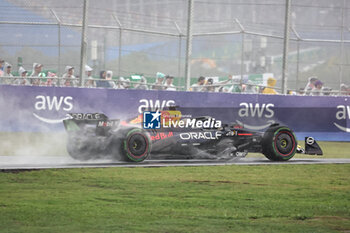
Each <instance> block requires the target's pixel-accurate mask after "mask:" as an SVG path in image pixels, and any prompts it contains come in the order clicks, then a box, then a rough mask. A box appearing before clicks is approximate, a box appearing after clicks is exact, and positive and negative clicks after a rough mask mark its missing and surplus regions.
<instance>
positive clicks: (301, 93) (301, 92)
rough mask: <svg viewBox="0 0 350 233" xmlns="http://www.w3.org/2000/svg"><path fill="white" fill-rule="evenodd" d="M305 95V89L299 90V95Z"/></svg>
mask: <svg viewBox="0 0 350 233" xmlns="http://www.w3.org/2000/svg"><path fill="white" fill-rule="evenodd" d="M304 94H305V92H304V88H302V87H300V88H299V90H298V95H304Z"/></svg>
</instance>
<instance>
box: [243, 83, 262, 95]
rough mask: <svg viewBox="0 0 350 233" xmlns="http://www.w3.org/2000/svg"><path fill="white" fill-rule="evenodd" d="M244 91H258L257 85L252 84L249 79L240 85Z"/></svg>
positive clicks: (253, 92) (252, 92) (254, 92)
mask: <svg viewBox="0 0 350 233" xmlns="http://www.w3.org/2000/svg"><path fill="white" fill-rule="evenodd" d="M242 90H243V92H244V93H250V94H256V93H259V87H258V86H256V85H254V83H253V82H252V81H251V80H248V81H247V83H246V84H245V85H244V86H243V87H242Z"/></svg>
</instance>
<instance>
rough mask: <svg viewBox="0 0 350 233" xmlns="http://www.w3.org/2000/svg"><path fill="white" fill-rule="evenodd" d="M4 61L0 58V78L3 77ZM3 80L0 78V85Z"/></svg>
mask: <svg viewBox="0 0 350 233" xmlns="http://www.w3.org/2000/svg"><path fill="white" fill-rule="evenodd" d="M4 62H5V61H4V60H3V59H1V58H0V77H3V76H4V71H3V70H4ZM2 82H3V80H2V79H1V78H0V83H2Z"/></svg>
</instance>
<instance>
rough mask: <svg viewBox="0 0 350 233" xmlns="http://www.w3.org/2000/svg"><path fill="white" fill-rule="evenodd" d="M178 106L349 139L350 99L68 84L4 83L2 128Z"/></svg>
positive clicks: (57, 126) (258, 125) (28, 128)
mask: <svg viewBox="0 0 350 233" xmlns="http://www.w3.org/2000/svg"><path fill="white" fill-rule="evenodd" d="M171 105H176V106H180V108H183V109H184V113H186V114H190V115H192V116H193V117H195V116H201V115H208V116H212V117H215V118H216V119H218V120H222V121H223V123H241V124H242V123H243V124H244V125H245V127H246V128H248V129H253V130H262V131H263V130H264V128H266V126H268V125H269V124H271V123H274V122H278V123H280V124H283V125H287V126H288V127H290V128H292V129H293V130H294V131H295V132H296V135H297V137H298V139H299V140H303V137H304V136H313V137H315V139H317V140H329V141H350V124H349V122H350V97H345V96H343V97H340V96H338V97H333V96H319V97H317V96H284V95H258V94H229V93H206V92H175V91H144V90H115V89H98V88H97V89H89V88H67V87H33V86H8V85H3V86H0V114H1V117H0V131H1V132H57V131H62V130H64V128H63V124H62V119H64V118H66V114H67V113H72V112H73V113H96V112H100V113H104V114H106V115H107V116H108V117H110V118H111V119H113V118H119V119H130V118H133V117H137V115H138V114H140V113H142V111H143V110H145V109H146V108H155V107H158V108H164V107H166V106H171Z"/></svg>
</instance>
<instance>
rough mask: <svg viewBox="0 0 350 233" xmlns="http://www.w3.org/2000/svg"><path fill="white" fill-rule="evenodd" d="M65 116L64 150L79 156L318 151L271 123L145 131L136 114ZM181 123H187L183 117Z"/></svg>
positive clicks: (286, 155) (287, 155)
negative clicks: (255, 127) (256, 128)
mask: <svg viewBox="0 0 350 233" xmlns="http://www.w3.org/2000/svg"><path fill="white" fill-rule="evenodd" d="M165 112H166V111H165ZM168 114H169V113H168ZM69 116H70V119H67V120H64V121H63V123H64V126H65V129H66V131H67V132H68V141H67V151H68V153H69V155H70V156H71V157H73V158H74V159H78V160H90V159H104V158H108V159H113V160H119V161H129V162H141V161H144V160H145V159H147V158H150V157H151V158H152V159H155V158H163V159H164V158H167V159H193V158H211V159H233V158H241V157H245V156H246V155H247V154H248V153H249V152H257V153H262V154H264V155H265V157H266V158H268V159H269V160H272V161H287V160H289V159H291V158H292V157H293V156H294V155H295V153H305V154H313V155H322V150H321V148H320V147H319V146H318V144H317V142H316V141H315V140H314V139H313V138H312V137H307V138H305V149H304V148H302V147H300V146H298V144H297V140H296V137H295V135H294V133H293V131H292V130H291V129H289V128H288V127H286V126H281V125H278V124H272V125H271V126H270V127H268V128H267V129H266V130H265V131H264V132H257V131H250V130H246V129H244V128H243V127H242V126H241V125H236V124H222V125H220V126H219V127H218V126H217V125H213V124H207V125H209V127H200V128H198V127H195V128H184V127H176V126H175V127H161V128H160V129H150V130H145V129H143V128H141V124H140V122H141V121H140V120H141V118H140V117H137V118H135V119H131V120H129V121H121V120H119V119H109V118H108V117H107V116H106V115H104V114H101V113H87V114H83V113H78V114H74V113H72V114H69ZM177 120H179V119H177ZM187 120H191V121H192V123H193V122H202V123H203V124H200V125H205V124H204V123H205V122H208V121H209V122H210V121H211V120H212V119H211V118H210V117H197V118H195V119H187ZM181 121H183V122H184V124H186V119H181ZM175 125H179V124H175ZM180 126H181V125H180Z"/></svg>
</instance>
